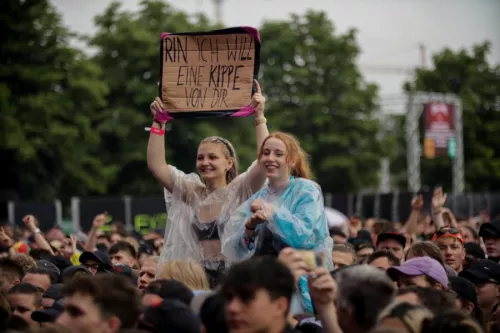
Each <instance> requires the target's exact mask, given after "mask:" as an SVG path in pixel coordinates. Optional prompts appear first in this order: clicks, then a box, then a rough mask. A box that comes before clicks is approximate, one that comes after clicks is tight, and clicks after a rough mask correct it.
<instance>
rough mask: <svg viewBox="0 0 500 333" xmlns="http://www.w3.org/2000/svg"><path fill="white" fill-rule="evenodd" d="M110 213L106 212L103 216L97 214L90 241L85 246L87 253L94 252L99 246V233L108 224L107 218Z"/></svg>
mask: <svg viewBox="0 0 500 333" xmlns="http://www.w3.org/2000/svg"><path fill="white" fill-rule="evenodd" d="M107 215H108V212H104V213H102V214H97V215H96V216H95V217H94V220H93V221H92V228H91V229H90V232H89V239H88V241H87V244H86V245H85V249H86V250H87V251H94V250H95V247H96V245H97V232H98V231H99V228H101V227H103V226H104V225H105V224H106V217H107Z"/></svg>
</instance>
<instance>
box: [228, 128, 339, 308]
mask: <svg viewBox="0 0 500 333" xmlns="http://www.w3.org/2000/svg"><path fill="white" fill-rule="evenodd" d="M258 162H259V164H260V165H261V167H262V168H264V169H265V170H266V172H267V178H268V180H269V182H268V183H267V184H266V186H265V187H264V188H262V189H261V190H260V191H259V192H257V193H255V194H254V195H253V196H252V197H251V198H250V199H249V200H247V201H246V202H245V203H244V204H243V205H241V206H240V207H239V208H238V210H236V211H235V213H234V214H233V215H232V216H231V218H230V219H229V221H228V222H227V224H226V226H225V233H224V239H223V244H222V253H223V254H224V256H225V257H226V258H227V259H228V260H230V261H231V262H236V261H241V260H244V259H248V258H250V257H251V256H253V255H269V254H270V255H276V256H277V255H278V254H279V252H280V251H281V250H282V249H283V248H285V247H288V246H290V247H293V248H295V249H305V250H313V251H314V252H317V253H318V254H320V253H321V254H322V255H320V256H319V258H321V257H322V262H324V263H325V264H326V265H327V266H331V265H332V264H331V251H332V246H333V241H332V239H331V238H330V236H329V232H328V225H327V222H326V217H325V209H324V205H323V194H322V192H321V188H320V187H319V185H318V184H316V183H315V182H313V181H312V180H310V171H309V164H308V162H307V159H306V154H305V152H304V151H303V150H302V148H301V147H300V145H299V143H298V141H297V140H296V139H295V138H294V137H293V136H291V135H289V134H286V133H282V132H276V133H273V134H271V135H270V136H268V137H267V138H266V139H265V140H264V142H263V144H262V146H261V148H260V151H259V155H258ZM312 257H313V260H312V261H313V262H314V259H315V257H314V253H313V256H312ZM330 268H332V267H330ZM300 286H301V292H302V295H303V300H304V305H305V307H306V308H307V310H309V311H311V310H312V306H311V302H310V298H309V296H308V292H307V279H306V278H305V277H304V278H302V279H301V280H300ZM311 312H312V311H311Z"/></svg>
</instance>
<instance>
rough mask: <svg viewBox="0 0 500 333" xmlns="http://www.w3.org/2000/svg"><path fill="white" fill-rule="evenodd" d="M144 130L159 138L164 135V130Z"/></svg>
mask: <svg viewBox="0 0 500 333" xmlns="http://www.w3.org/2000/svg"><path fill="white" fill-rule="evenodd" d="M144 130H145V131H147V132H151V134H156V135H159V136H163V135H164V134H165V130H164V129H160V128H156V127H145V128H144Z"/></svg>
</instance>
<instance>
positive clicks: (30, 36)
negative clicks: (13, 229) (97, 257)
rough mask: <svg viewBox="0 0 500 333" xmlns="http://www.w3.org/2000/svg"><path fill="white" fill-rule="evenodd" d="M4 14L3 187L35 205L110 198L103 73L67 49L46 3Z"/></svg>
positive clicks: (16, 5) (0, 92) (5, 6)
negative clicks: (101, 124) (102, 121)
mask: <svg viewBox="0 0 500 333" xmlns="http://www.w3.org/2000/svg"><path fill="white" fill-rule="evenodd" d="M0 8H1V11H0V17H1V18H0V25H1V30H2V31H3V33H4V35H5V36H9V40H8V42H6V43H4V44H3V45H2V48H1V50H0V62H1V63H2V66H1V67H0V68H1V69H0V77H1V80H0V108H1V112H0V133H1V135H0V151H1V155H3V156H5V157H7V158H6V159H5V160H4V159H2V164H3V166H4V167H5V169H4V168H3V169H2V170H5V171H4V172H5V173H4V174H3V176H6V177H5V178H4V177H2V179H4V181H5V182H6V183H5V185H4V186H2V187H3V188H4V189H9V188H10V189H12V188H14V189H17V191H16V192H17V193H18V195H19V196H20V197H21V198H30V199H32V198H37V199H49V198H50V199H52V198H54V197H58V196H62V197H68V196H71V195H73V194H75V193H78V194H81V195H85V194H89V193H105V192H106V190H107V180H108V179H109V177H112V175H113V173H115V172H116V171H117V170H116V168H114V167H113V166H109V165H106V164H104V163H103V161H102V159H101V154H102V151H101V150H100V149H99V148H100V143H101V137H100V132H99V130H98V129H96V128H95V125H96V124H97V123H98V119H99V117H100V114H99V110H100V109H101V108H103V107H104V106H105V105H106V104H107V102H106V99H105V96H106V95H107V93H108V86H107V84H106V83H105V82H104V81H102V80H101V79H100V74H101V70H100V67H99V66H98V65H97V64H96V63H95V62H93V61H91V60H90V59H88V58H87V57H86V56H85V55H84V54H83V53H82V52H81V51H79V50H77V49H75V48H73V47H71V46H70V45H69V39H70V37H71V34H70V32H69V31H68V30H67V29H66V28H65V27H64V26H63V25H62V23H61V18H60V15H59V14H58V13H57V12H56V11H55V9H54V8H53V6H52V5H51V4H50V3H49V1H43V0H40V1H28V0H27V1H11V0H9V1H2V2H1V5H0Z"/></svg>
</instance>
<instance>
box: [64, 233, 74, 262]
mask: <svg viewBox="0 0 500 333" xmlns="http://www.w3.org/2000/svg"><path fill="white" fill-rule="evenodd" d="M76 252H77V249H76V237H75V236H73V235H70V236H69V238H66V239H65V240H64V241H63V245H62V247H61V254H62V255H63V256H64V257H66V258H71V257H72V256H73V255H74V254H75V253H76Z"/></svg>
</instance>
